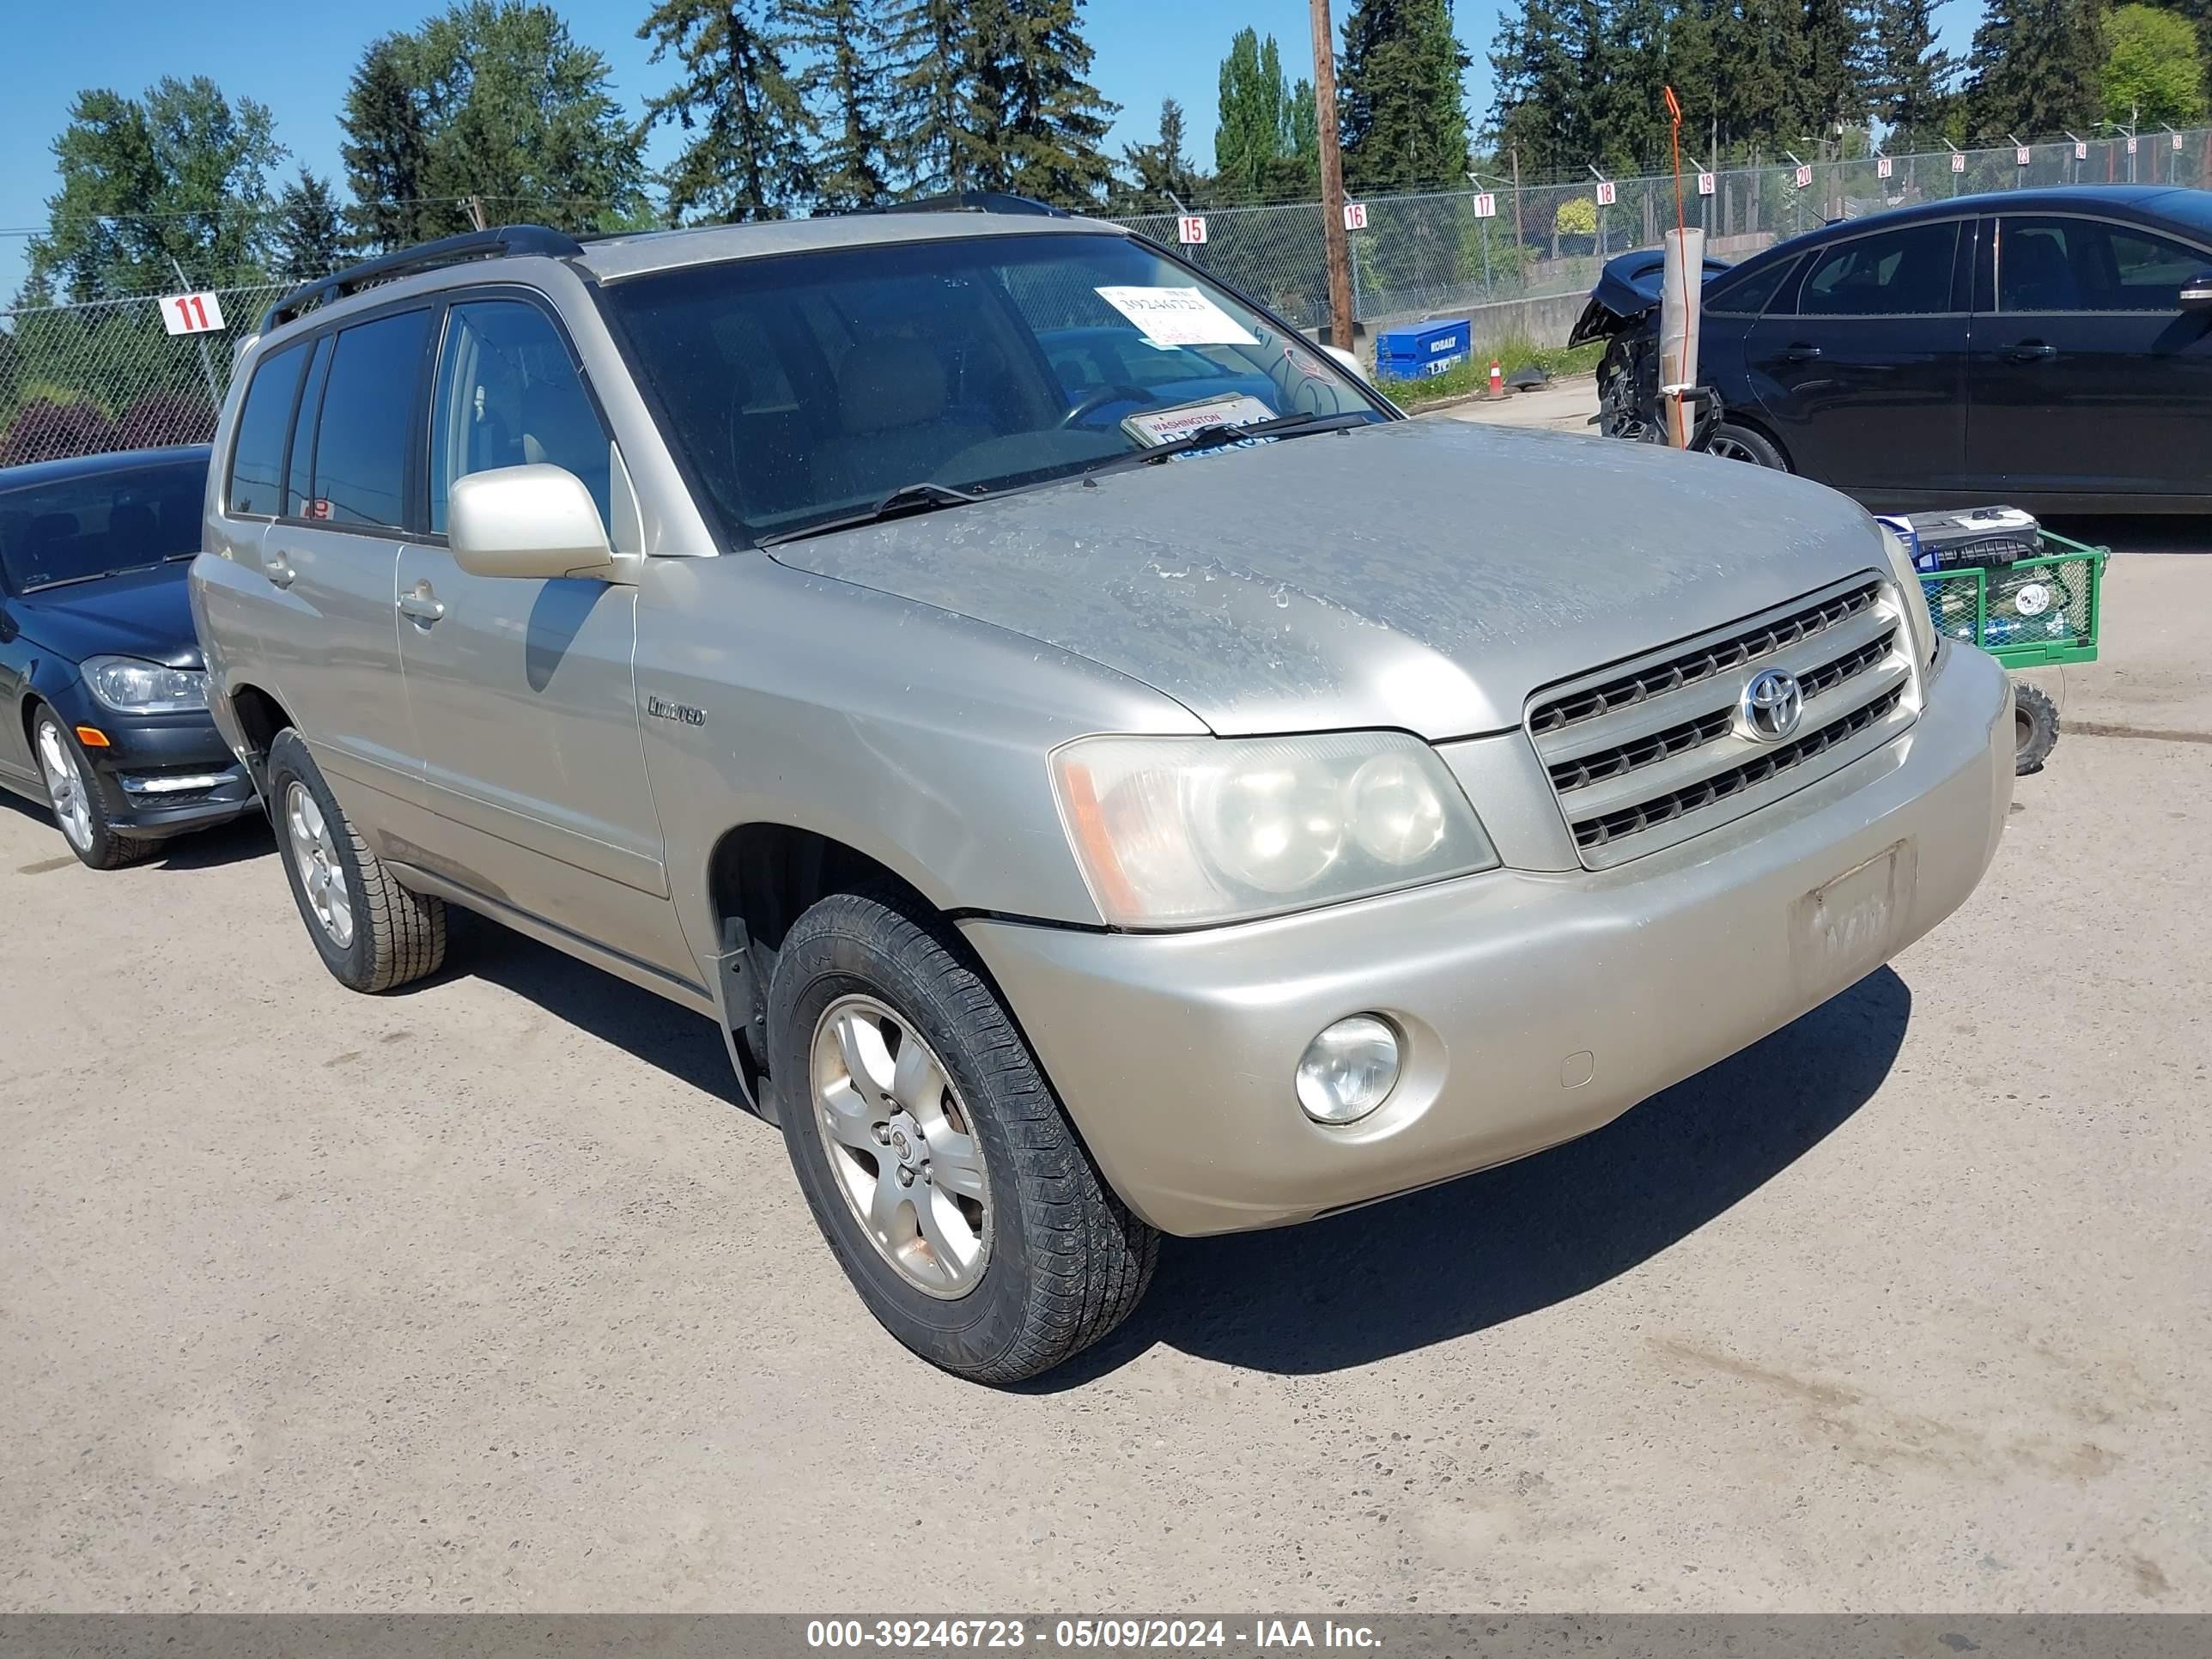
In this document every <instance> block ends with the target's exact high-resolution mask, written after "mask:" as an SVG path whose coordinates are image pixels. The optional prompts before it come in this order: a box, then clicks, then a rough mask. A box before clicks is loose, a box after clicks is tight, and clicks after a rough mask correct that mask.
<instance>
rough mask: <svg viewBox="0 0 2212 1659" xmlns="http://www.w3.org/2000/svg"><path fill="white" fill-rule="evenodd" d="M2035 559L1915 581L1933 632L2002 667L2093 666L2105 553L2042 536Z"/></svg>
mask: <svg viewBox="0 0 2212 1659" xmlns="http://www.w3.org/2000/svg"><path fill="white" fill-rule="evenodd" d="M2039 539H2040V541H2041V544H2042V545H2043V546H2044V547H2045V548H2048V549H2050V550H2051V551H2049V552H2047V553H2045V554H2044V555H2043V556H2041V557H2039V558H2033V559H2022V560H2021V561H2020V562H2018V563H2016V564H2008V565H1990V566H1987V567H1966V568H1954V569H1948V570H1944V571H1941V572H1938V573H1936V574H1933V575H1923V576H1922V577H1921V579H1920V586H1921V591H1922V592H1924V593H1926V594H1927V595H1928V610H1929V614H1930V615H1931V616H1933V617H1935V618H1936V632H1937V633H1939V634H1947V635H1949V636H1950V637H1951V638H1953V639H1954V640H1964V641H1966V643H1967V644H1969V645H1978V646H1979V647H1981V648H1982V649H1983V650H1984V651H1986V652H1988V653H1990V655H1991V656H1993V657H1995V658H1996V659H1997V660H1998V661H1999V662H2001V663H2002V664H2003V665H2005V666H2006V667H2008V668H2043V667H2048V666H2050V665H2053V664H2057V663H2066V662H2094V661H2096V659H2097V629H2098V625H2099V623H2100V621H2101V619H2102V617H2103V613H2104V592H2103V589H2104V580H2105V562H2106V560H2107V559H2108V558H2110V557H2111V554H2110V553H2109V552H2108V551H2107V550H2106V549H2104V548H2101V547H2087V546H2084V545H2083V544H2081V543H2080V542H2076V541H2069V540H2068V539H2067V538H2065V537H2063V536H2057V535H2053V534H2052V533H2051V532H2050V531H2048V530H2045V531H2041V532H2039Z"/></svg>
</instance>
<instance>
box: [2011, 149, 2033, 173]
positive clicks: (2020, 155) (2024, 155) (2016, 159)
mask: <svg viewBox="0 0 2212 1659" xmlns="http://www.w3.org/2000/svg"><path fill="white" fill-rule="evenodd" d="M2031 159H2033V158H2032V157H2030V155H2028V149H2027V145H2026V144H2020V145H2017V146H2015V148H2014V149H2013V153H2012V164H2013V165H2014V166H2015V167H2026V166H2027V164H2028V162H2029V161H2030V160H2031Z"/></svg>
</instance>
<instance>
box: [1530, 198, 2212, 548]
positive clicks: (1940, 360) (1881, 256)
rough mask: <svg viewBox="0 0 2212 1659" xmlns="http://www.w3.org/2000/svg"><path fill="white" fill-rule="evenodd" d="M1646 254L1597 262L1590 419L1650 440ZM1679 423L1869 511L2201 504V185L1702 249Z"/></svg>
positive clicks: (1655, 368) (1588, 324) (2207, 496)
mask: <svg viewBox="0 0 2212 1659" xmlns="http://www.w3.org/2000/svg"><path fill="white" fill-rule="evenodd" d="M1661 286H1662V255H1661V254H1660V252H1658V251H1657V250H1656V249H1644V250H1643V251H1641V252H1635V253H1629V254H1624V255H1622V256H1621V257H1620V258H1617V259H1614V260H1613V261H1612V262H1611V263H1610V264H1607V266H1606V268H1605V270H1604V272H1603V273H1602V274H1601V276H1600V278H1599V281H1598V283H1597V286H1596V288H1595V289H1593V290H1592V292H1591V295H1590V299H1589V304H1588V305H1587V306H1586V307H1584V309H1583V314H1582V316H1581V318H1580V319H1579V320H1578V321H1577V323H1576V325H1575V330H1574V333H1573V335H1572V336H1571V342H1572V343H1576V344H1581V343H1584V342H1588V341H1592V340H1604V341H1607V350H1606V355H1605V358H1604V361H1603V362H1602V363H1601V365H1600V368H1599V370H1598V398H1599V415H1598V422H1599V425H1600V427H1601V430H1603V431H1604V432H1605V433H1606V435H1607V436H1610V437H1620V438H1628V439H1633V440H1640V441H1648V442H1660V441H1663V440H1664V437H1665V428H1664V426H1663V424H1662V413H1661V405H1662V399H1661V395H1660V386H1659V310H1660V291H1661ZM1702 311H1703V318H1702V323H1701V328H1700V336H1699V375H1698V379H1699V382H1700V386H1701V387H1702V388H1703V390H1704V391H1705V394H1706V396H1705V400H1704V401H1703V403H1702V404H1701V410H1700V412H1701V416H1702V420H1701V423H1700V431H1699V439H1700V441H1699V443H1698V444H1697V445H1696V446H1695V447H1701V448H1704V449H1705V450H1707V451H1709V452H1710V453H1714V454H1717V455H1723V456H1727V457H1729V458H1731V459H1736V460H1744V461H1751V462H1753V463H1755V464H1757V465H1761V466H1767V467H1774V468H1778V469H1781V470H1784V471H1790V472H1796V473H1800V474H1802V475H1803V476H1805V477H1810V478H1814V479H1817V480H1819V481H1820V482H1821V483H1826V484H1831V485H1832V486H1834V487H1835V488H1837V489H1841V490H1844V492H1846V493H1847V494H1849V495H1854V496H1856V497H1857V498H1858V499H1859V500H1860V501H1863V502H1865V503H1866V504H1867V505H1869V506H1870V507H1879V508H1896V509H1910V508H1916V507H1936V506H1942V505H1946V504H1951V503H1956V502H1961V501H1985V500H1993V499H2002V500H2005V501H2013V502H2016V503H2017V504H2019V505H2021V506H2022V507H2027V508H2029V509H2030V510H2033V511H2039V512H2045V513H2049V512H2064V511H2075V512H2080V511H2112V512H2129V513H2158V512H2172V513H2203V512H2206V511H2212V483H2208V479H2207V475H2206V471H2205V468H2204V465H2203V437H2202V435H2203V432H2204V430H2205V422H2206V419H2207V417H2208V416H2212V191H2201V190H2181V189H2174V188H2168V187H2164V186H2104V187H2089V188H2080V189H2054V190H2021V191H2006V192H2004V193H2002V194H2001V195H1989V196H1969V197H1955V198H1952V199H1948V200H1942V201H1935V202H1925V203H1921V204H1917V205H1914V206H1910V207H1905V208H1900V209H1898V210H1894V211H1892V212H1887V213H1882V214H1878V215H1875V216H1871V217H1869V218H1864V219H1857V220H1848V221H1844V222H1838V223H1835V224H1832V225H1828V226H1826V227H1824V228H1821V229H1820V230H1816V231H1813V232H1810V233H1808V234H1806V235H1803V236H1798V237H1795V238H1792V239H1791V240H1789V241H1786V242H1782V243H1779V244H1778V245H1777V246H1774V247H1771V248H1769V249H1767V250H1765V252H1761V253H1758V254H1755V255H1753V257H1752V258H1748V259H1746V260H1745V261H1744V262H1743V263H1742V264H1737V265H1729V264H1726V263H1724V262H1723V261H1721V260H1718V259H1708V260H1706V261H1705V280H1704V289H1703V301H1702Z"/></svg>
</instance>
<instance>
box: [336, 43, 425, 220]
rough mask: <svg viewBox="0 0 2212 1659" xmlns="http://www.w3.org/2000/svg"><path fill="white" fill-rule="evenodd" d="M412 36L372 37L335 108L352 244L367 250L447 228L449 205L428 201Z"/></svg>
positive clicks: (421, 104) (421, 96)
mask: <svg viewBox="0 0 2212 1659" xmlns="http://www.w3.org/2000/svg"><path fill="white" fill-rule="evenodd" d="M409 46H410V42H409V41H408V40H406V39H405V38H404V37H403V36H399V35H386V36H384V37H383V38H382V39H380V40H374V41H372V42H371V43H370V44H369V47H368V51H367V52H363V53H362V58H361V62H360V63H359V64H356V66H355V68H354V72H353V79H352V81H351V82H350V83H349V85H348V86H347V88H346V95H345V103H344V104H343V106H342V108H341V109H340V112H339V114H338V126H339V129H340V130H341V131H343V133H344V134H345V139H344V142H343V143H341V144H340V145H339V146H338V157H339V159H340V160H341V161H343V162H344V163H345V170H346V185H347V187H348V188H349V190H350V191H352V192H353V204H352V205H351V206H350V207H349V208H348V209H347V210H346V219H347V222H349V224H350V225H351V226H352V227H353V242H354V245H355V246H356V247H357V248H360V249H362V250H364V251H368V252H376V251H381V250H384V249H388V248H395V247H406V246H410V244H412V243H416V242H421V241H427V240H429V239H430V238H432V237H433V236H437V235H441V234H444V233H445V232H446V231H447V230H449V229H452V228H453V224H452V223H451V222H450V221H451V217H452V215H451V211H450V210H445V211H443V212H441V211H440V210H437V209H435V208H433V207H430V206H428V205H427V204H425V202H424V198H425V197H428V195H429V193H430V190H429V185H428V182H427V175H428V169H429V155H430V139H429V131H428V116H427V114H426V112H425V110H424V103H425V100H426V98H427V95H428V94H427V89H426V88H423V87H422V86H420V85H418V84H417V83H416V79H415V76H414V75H413V73H412V71H411V66H410V63H409V56H410V54H409V51H408V47H409Z"/></svg>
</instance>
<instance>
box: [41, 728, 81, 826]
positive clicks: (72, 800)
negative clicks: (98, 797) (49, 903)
mask: <svg viewBox="0 0 2212 1659" xmlns="http://www.w3.org/2000/svg"><path fill="white" fill-rule="evenodd" d="M39 770H40V771H41V772H43V773H44V774H45V775H46V799H47V800H48V801H50V802H52V805H53V809H54V817H55V818H56V819H57V820H58V822H59V823H60V824H61V827H62V834H64V836H68V837H69V843H70V846H72V847H74V848H76V849H77V851H78V852H80V853H88V852H90V851H91V850H92V786H91V784H90V782H89V781H88V780H87V779H86V777H85V775H84V772H83V770H82V768H80V767H79V766H78V765H77V763H76V756H75V755H73V754H71V753H70V746H69V743H68V741H67V740H66V739H65V738H63V736H62V729H61V727H60V726H56V725H55V724H54V723H53V722H52V720H45V721H42V722H40V726H39Z"/></svg>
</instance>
